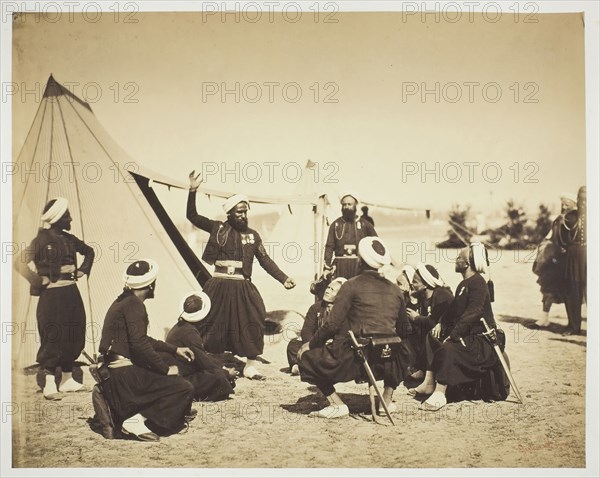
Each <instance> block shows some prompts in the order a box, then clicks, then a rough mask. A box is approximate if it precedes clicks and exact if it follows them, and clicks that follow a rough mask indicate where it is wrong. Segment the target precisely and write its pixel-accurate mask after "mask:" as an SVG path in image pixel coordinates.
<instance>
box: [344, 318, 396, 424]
mask: <svg viewBox="0 0 600 478" xmlns="http://www.w3.org/2000/svg"><path fill="white" fill-rule="evenodd" d="M348 335H349V336H350V339H351V340H352V344H353V345H354V350H356V353H357V354H358V357H359V358H360V359H361V360H362V363H363V367H364V368H365V372H367V377H368V378H369V398H370V399H372V397H373V395H372V393H371V387H373V388H374V389H375V393H377V396H378V397H379V403H381V405H383V409H384V410H385V414H386V416H387V417H388V419H389V420H390V422H391V423H392V425H396V424H395V423H394V420H393V419H392V416H391V415H390V411H389V410H388V407H387V405H386V403H385V400H384V399H383V397H382V395H381V392H380V391H379V389H378V388H377V381H376V380H375V376H374V375H373V371H372V370H371V367H370V366H369V363H368V362H367V358H366V357H365V354H364V352H363V346H362V345H359V343H358V342H357V340H356V337H355V336H354V332H352V331H351V330H349V331H348ZM371 413H372V415H373V421H375V422H377V418H375V415H376V412H375V407H374V406H373V402H371Z"/></svg>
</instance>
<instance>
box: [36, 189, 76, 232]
mask: <svg viewBox="0 0 600 478" xmlns="http://www.w3.org/2000/svg"><path fill="white" fill-rule="evenodd" d="M54 201H55V202H54V204H53V205H52V207H51V208H50V209H48V210H47V211H46V212H45V213H44V214H42V227H43V228H44V229H50V226H51V225H52V224H54V223H56V222H57V221H58V220H59V219H60V218H61V217H63V216H64V215H65V212H67V209H68V208H69V202H68V201H67V200H66V199H65V198H61V197H58V198H54Z"/></svg>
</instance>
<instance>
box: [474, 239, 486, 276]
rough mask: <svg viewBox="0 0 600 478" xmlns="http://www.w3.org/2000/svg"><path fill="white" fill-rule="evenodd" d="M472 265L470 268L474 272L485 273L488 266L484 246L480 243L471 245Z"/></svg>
mask: <svg viewBox="0 0 600 478" xmlns="http://www.w3.org/2000/svg"><path fill="white" fill-rule="evenodd" d="M470 254H472V258H473V260H472V264H471V266H472V267H473V269H475V271H476V272H485V270H486V267H487V266H488V257H487V251H486V250H485V246H484V245H483V244H482V243H481V242H472V243H471V252H470Z"/></svg>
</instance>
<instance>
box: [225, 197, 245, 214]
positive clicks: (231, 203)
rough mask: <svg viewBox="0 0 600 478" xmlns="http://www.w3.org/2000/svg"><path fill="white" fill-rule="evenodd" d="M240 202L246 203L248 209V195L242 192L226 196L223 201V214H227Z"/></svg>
mask: <svg viewBox="0 0 600 478" xmlns="http://www.w3.org/2000/svg"><path fill="white" fill-rule="evenodd" d="M241 202H245V203H246V204H247V205H248V209H250V201H249V200H248V196H245V195H244V194H236V195H234V196H231V197H230V198H228V199H227V200H226V201H225V202H224V203H223V211H225V214H227V213H229V211H231V210H232V209H233V208H234V207H236V206H237V205H238V204H239V203H241Z"/></svg>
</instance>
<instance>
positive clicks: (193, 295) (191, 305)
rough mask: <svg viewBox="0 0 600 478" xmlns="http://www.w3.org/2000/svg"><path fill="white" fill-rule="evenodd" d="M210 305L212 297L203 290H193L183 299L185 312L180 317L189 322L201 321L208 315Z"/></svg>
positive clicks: (182, 306) (182, 303)
mask: <svg viewBox="0 0 600 478" xmlns="http://www.w3.org/2000/svg"><path fill="white" fill-rule="evenodd" d="M186 306H187V307H186ZM198 306H200V308H198ZM210 306H211V303H210V297H208V295H206V294H205V293H204V292H202V291H201V290H193V291H192V292H190V293H188V294H186V295H185V297H183V299H182V300H181V310H182V311H183V312H182V313H181V316H180V317H181V318H183V319H185V320H186V321H187V322H200V321H201V320H202V319H203V318H205V317H206V316H207V315H208V312H209V311H210ZM186 309H188V310H186ZM194 309H195V310H194Z"/></svg>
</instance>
